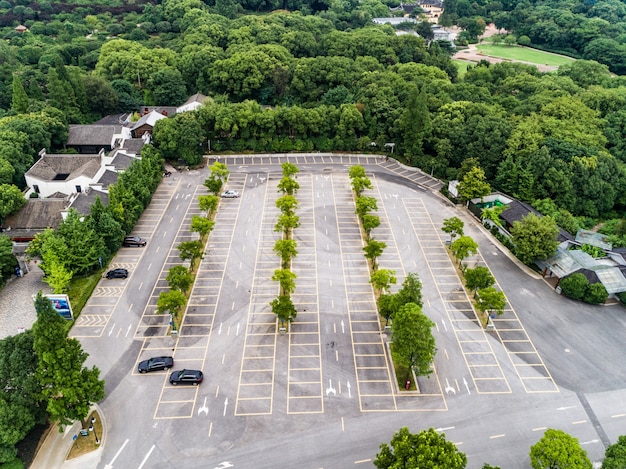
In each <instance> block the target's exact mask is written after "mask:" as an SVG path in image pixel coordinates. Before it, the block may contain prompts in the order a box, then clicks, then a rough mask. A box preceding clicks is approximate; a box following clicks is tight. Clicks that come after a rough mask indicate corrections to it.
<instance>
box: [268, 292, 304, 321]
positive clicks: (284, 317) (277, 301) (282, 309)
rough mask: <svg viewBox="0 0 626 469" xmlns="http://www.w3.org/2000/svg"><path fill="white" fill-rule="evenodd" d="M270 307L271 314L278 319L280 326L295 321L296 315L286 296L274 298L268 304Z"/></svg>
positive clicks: (294, 308) (291, 303)
mask: <svg viewBox="0 0 626 469" xmlns="http://www.w3.org/2000/svg"><path fill="white" fill-rule="evenodd" d="M270 306H271V307H272V312H273V313H274V314H275V315H276V317H278V319H279V320H280V322H281V323H282V324H284V323H285V322H292V321H293V320H294V319H296V315H297V314H298V313H297V311H296V307H295V306H294V304H293V302H292V301H291V298H289V297H288V296H286V295H281V296H279V297H278V298H274V299H273V300H272V301H271V302H270Z"/></svg>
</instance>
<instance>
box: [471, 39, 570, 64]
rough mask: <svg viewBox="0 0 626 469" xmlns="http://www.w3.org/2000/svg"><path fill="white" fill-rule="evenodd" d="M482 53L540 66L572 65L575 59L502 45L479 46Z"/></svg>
mask: <svg viewBox="0 0 626 469" xmlns="http://www.w3.org/2000/svg"><path fill="white" fill-rule="evenodd" d="M476 49H478V50H479V51H480V52H482V53H483V54H485V55H490V56H492V57H500V58H502V59H510V60H520V61H522V62H530V63H533V64H539V65H552V66H559V65H565V64H569V63H571V62H572V61H573V60H574V59H572V58H570V57H565V56H563V55H557V54H552V53H550V52H544V51H540V50H536V49H531V48H528V47H521V46H505V45H502V44H497V45H496V44H478V45H477V46H476Z"/></svg>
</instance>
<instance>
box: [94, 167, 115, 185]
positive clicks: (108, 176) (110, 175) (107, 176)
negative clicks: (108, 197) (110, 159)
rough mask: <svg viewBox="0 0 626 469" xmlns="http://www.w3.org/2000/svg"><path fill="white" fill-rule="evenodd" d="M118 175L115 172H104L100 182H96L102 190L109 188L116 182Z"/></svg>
mask: <svg viewBox="0 0 626 469" xmlns="http://www.w3.org/2000/svg"><path fill="white" fill-rule="evenodd" d="M117 177H118V174H117V173H116V172H115V171H110V170H108V169H107V170H106V171H105V172H104V174H103V175H102V177H101V178H100V180H99V181H98V182H99V183H100V184H102V187H103V188H105V189H106V188H107V187H109V186H110V185H111V184H115V183H116V182H117Z"/></svg>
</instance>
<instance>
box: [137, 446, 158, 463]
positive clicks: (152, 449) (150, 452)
mask: <svg viewBox="0 0 626 469" xmlns="http://www.w3.org/2000/svg"><path fill="white" fill-rule="evenodd" d="M153 451H154V445H152V448H150V451H148V454H146V457H145V458H143V461H141V464H140V465H139V467H138V468H137V469H141V468H142V467H143V465H144V464H145V463H146V461H147V460H148V458H149V457H150V455H151V454H152V452H153Z"/></svg>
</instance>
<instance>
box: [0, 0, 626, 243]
mask: <svg viewBox="0 0 626 469" xmlns="http://www.w3.org/2000/svg"><path fill="white" fill-rule="evenodd" d="M389 6H395V5H394V4H393V3H389V4H386V3H384V2H381V1H380V0H366V1H363V2H356V1H352V2H351V1H343V2H340V1H337V0H330V1H328V2H322V1H317V0H316V1H313V2H298V1H296V0H293V1H283V2H272V1H265V2H259V1H248V2H242V3H234V2H232V1H230V0H217V1H215V2H210V1H209V2H206V3H205V2H202V1H201V0H165V1H163V2H162V3H155V4H153V3H141V2H127V1H121V0H118V1H109V2H104V1H102V0H99V1H88V0H84V1H81V2H77V3H76V4H75V5H73V4H71V3H70V2H64V4H63V6H60V5H59V4H57V2H48V3H45V2H39V3H36V2H31V3H28V2H24V1H17V2H10V1H1V2H0V16H2V18H3V21H4V24H5V26H4V27H3V28H1V29H0V34H2V35H3V37H4V38H5V41H3V42H2V43H0V183H3V184H15V185H17V186H18V187H22V186H23V184H24V182H23V174H24V172H25V171H26V170H27V169H28V168H29V167H30V165H31V164H32V162H33V161H34V158H35V156H36V155H37V152H38V151H39V150H40V149H41V148H43V147H46V148H50V149H52V150H54V149H59V148H62V146H63V144H64V142H65V139H66V138H67V125H68V124H69V123H90V122H93V121H95V120H96V119H98V118H100V117H102V116H104V115H107V114H111V113H116V112H124V111H134V110H137V109H139V108H140V107H141V106H142V105H179V104H181V103H182V102H184V101H185V99H186V98H187V97H188V96H190V95H191V94H193V93H197V92H200V93H203V94H205V95H207V96H210V97H211V99H209V100H207V102H206V103H205V105H204V106H203V108H201V109H200V110H199V111H197V112H195V113H189V114H181V115H178V116H175V117H174V118H170V119H166V120H162V121H160V122H159V123H158V124H157V126H156V128H155V133H154V136H155V145H156V146H157V148H159V149H160V150H161V152H162V153H163V154H164V156H165V157H167V158H170V159H178V158H180V157H182V158H183V159H185V160H187V162H189V163H194V162H197V161H199V158H200V154H201V152H200V150H204V151H207V150H208V149H209V147H210V149H211V150H212V151H281V152H284V151H312V150H320V151H383V150H384V149H385V144H386V143H394V144H395V147H394V150H395V153H394V155H397V156H398V158H401V159H403V160H404V161H405V162H406V163H409V164H412V165H416V166H419V167H421V168H422V169H424V170H425V171H427V172H428V173H432V174H434V175H436V176H438V177H440V178H443V179H453V178H455V177H458V176H459V175H463V174H464V172H466V171H467V168H471V166H472V165H479V166H480V167H481V168H482V169H483V170H484V172H485V174H486V176H487V178H488V180H489V182H490V183H491V185H492V187H494V188H496V189H500V190H503V191H505V192H507V193H509V194H511V195H513V196H516V197H518V198H520V199H521V200H523V201H526V202H530V203H535V204H536V205H537V206H538V207H540V208H541V209H542V210H543V211H544V212H549V213H550V214H554V213H560V214H561V216H560V218H561V220H562V224H563V225H566V229H568V230H569V231H575V229H576V228H577V227H579V226H592V225H593V224H594V223H595V221H597V219H598V218H618V217H619V214H620V213H621V212H622V210H623V208H624V206H625V205H626V182H625V181H626V178H625V177H624V176H626V169H625V168H626V167H625V166H624V164H625V162H626V146H625V145H624V143H623V135H624V129H625V127H626V111H624V104H626V81H625V79H624V77H621V76H615V75H613V74H612V73H611V69H614V68H615V67H617V66H619V61H616V60H613V59H607V57H606V56H603V57H591V56H589V54H588V49H589V48H590V47H592V46H594V44H596V45H597V44H598V41H607V40H609V41H614V42H615V43H616V44H617V45H619V47H622V46H621V45H620V43H619V41H621V40H623V39H624V38H626V36H624V34H623V33H622V32H621V30H622V29H623V27H622V24H626V23H622V17H623V15H622V10H623V9H624V8H626V7H624V5H623V4H622V3H621V2H615V1H612V0H611V1H606V2H595V3H593V4H591V3H589V2H584V3H583V2H578V3H576V2H571V3H568V4H567V5H565V4H560V3H552V2H535V3H530V2H517V3H515V2H490V3H485V2H472V3H469V2H467V0H447V1H446V2H445V4H444V6H445V7H446V10H445V13H444V15H443V16H442V18H441V22H442V23H444V24H451V23H457V24H459V25H461V26H465V27H466V28H467V29H466V32H467V31H473V32H475V28H471V27H469V26H470V23H471V22H472V21H473V22H474V23H476V22H477V21H478V23H480V22H482V24H484V23H485V22H489V21H493V22H495V24H496V26H498V27H500V28H506V29H508V30H509V31H510V32H512V33H513V34H515V35H516V36H517V38H518V41H520V40H521V36H522V35H523V36H527V37H528V38H530V42H531V44H532V45H540V46H542V47H545V48H553V49H559V50H565V49H567V50H568V51H569V52H570V53H571V54H572V55H577V56H580V57H587V58H595V59H597V60H598V62H596V61H592V60H584V59H583V60H577V61H575V62H572V64H571V65H568V66H563V67H561V68H560V69H559V71H558V72H556V73H540V72H539V71H538V70H537V69H536V68H535V67H533V66H529V65H523V64H514V63H502V64H497V65H490V64H488V63H486V62H481V63H479V64H476V65H475V66H473V67H470V69H469V70H468V72H467V73H466V74H465V75H464V76H463V77H459V76H458V72H457V67H456V65H455V63H454V62H453V61H452V60H451V58H450V57H451V55H452V53H453V51H454V49H453V47H452V46H451V44H450V43H447V42H445V41H430V40H428V39H427V38H425V37H419V36H416V35H411V34H403V35H398V34H396V30H394V29H393V28H392V27H391V26H389V25H384V26H380V25H374V24H372V22H371V18H372V17H378V16H389V15H390V12H389ZM277 8H280V10H276V9H277ZM557 10H558V13H559V14H558V15H557V14H556V13H555V11H557ZM520 11H522V12H523V15H522V14H521V13H520ZM548 11H549V12H551V13H546V12H548ZM264 12H269V13H268V14H260V13H264ZM609 12H613V14H612V16H611V15H610V14H609ZM518 13H520V14H518ZM540 15H545V17H546V18H548V17H549V18H550V22H551V23H550V24H558V28H561V29H558V30H557V32H555V33H554V34H552V35H551V36H550V37H555V38H558V40H559V41H561V43H559V44H556V43H550V42H548V41H547V38H548V36H545V35H544V36H545V37H544V36H541V35H540V34H539V33H538V32H537V31H538V30H540V29H542V26H540V25H544V26H543V29H542V31H543V32H544V33H545V32H546V31H547V30H548V29H550V28H552V29H554V28H553V27H552V26H550V24H548V23H546V21H547V20H546V21H544V20H543V19H541V18H543V17H541V16H540ZM11 18H12V21H11V22H10V24H8V23H9V19H11ZM566 18H569V22H567V21H565V19H566ZM514 19H515V21H513V20H514ZM18 24H23V25H24V26H26V27H27V28H28V30H27V31H25V32H19V31H17V30H15V27H16V26H17V25H18ZM594 25H595V29H593V27H594ZM548 26H550V28H548ZM416 28H419V29H423V25H422V24H421V23H418V24H417V26H416ZM564 28H569V29H568V30H567V31H568V32H567V34H566V33H565V29H564ZM592 30H594V31H596V33H597V34H596V35H595V36H594V35H593V34H590V33H589V34H587V33H588V32H589V31H592ZM478 32H480V31H478ZM470 36H471V35H470ZM541 37H543V42H542V40H541ZM563 41H565V42H566V43H567V44H566V45H567V47H565V45H564V42H563ZM520 42H526V41H520ZM594 47H595V46H594ZM619 47H617V48H614V49H615V50H619ZM589 50H590V49H589ZM621 56H624V57H626V54H621ZM601 59H602V60H601ZM599 62H606V63H609V64H610V67H611V69H610V68H609V66H607V65H604V64H602V63H599ZM615 71H617V72H619V70H615ZM547 201H549V202H547ZM575 217H576V218H575ZM614 225H615V224H609V225H608V226H614ZM618 242H621V241H618Z"/></svg>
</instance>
